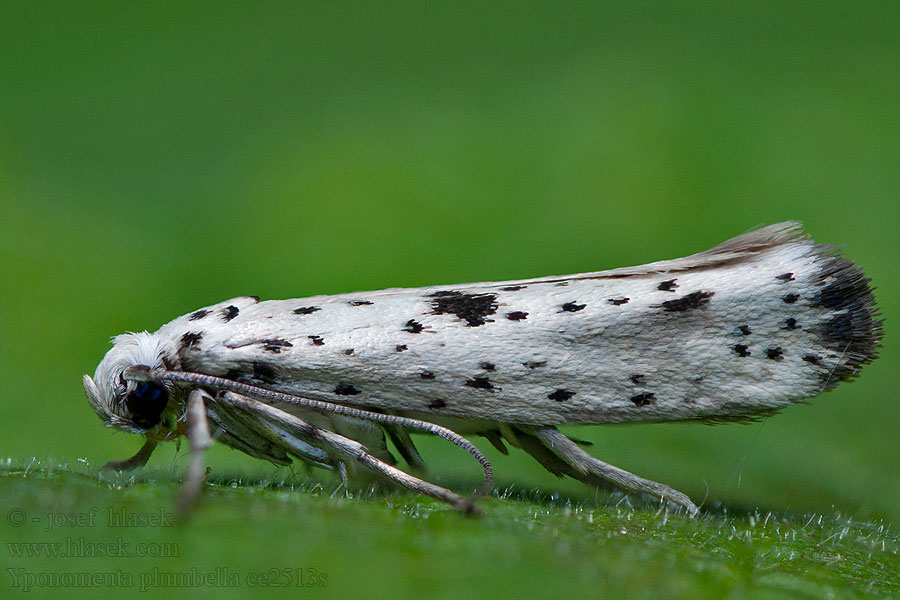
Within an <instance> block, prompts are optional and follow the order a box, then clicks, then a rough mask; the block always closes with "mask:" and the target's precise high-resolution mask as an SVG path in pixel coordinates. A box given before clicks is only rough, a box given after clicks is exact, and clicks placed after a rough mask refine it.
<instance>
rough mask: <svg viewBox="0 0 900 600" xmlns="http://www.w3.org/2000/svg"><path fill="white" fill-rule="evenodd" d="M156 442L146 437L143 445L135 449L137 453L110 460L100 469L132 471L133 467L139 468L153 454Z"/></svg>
mask: <svg viewBox="0 0 900 600" xmlns="http://www.w3.org/2000/svg"><path fill="white" fill-rule="evenodd" d="M157 443H158V442H157V441H156V440H151V439H148V440H147V441H146V442H144V445H143V446H141V449H140V450H138V451H137V454H135V455H134V456H132V457H131V458H126V459H125V460H111V461H109V462H108V463H106V464H105V465H103V466H102V467H100V469H101V470H102V471H132V470H134V469H140V468H141V467H143V466H144V465H146V464H147V461H148V460H150V455H151V454H153V450H155V449H156V444H157Z"/></svg>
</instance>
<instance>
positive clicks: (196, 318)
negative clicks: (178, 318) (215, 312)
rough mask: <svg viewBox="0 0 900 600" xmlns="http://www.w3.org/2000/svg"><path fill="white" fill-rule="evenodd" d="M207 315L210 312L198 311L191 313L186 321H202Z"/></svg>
mask: <svg viewBox="0 0 900 600" xmlns="http://www.w3.org/2000/svg"><path fill="white" fill-rule="evenodd" d="M209 313H210V311H208V310H198V311H196V312H192V313H191V316H190V317H188V320H189V321H199V320H200V319H202V318H203V317H205V316H206V315H208V314H209Z"/></svg>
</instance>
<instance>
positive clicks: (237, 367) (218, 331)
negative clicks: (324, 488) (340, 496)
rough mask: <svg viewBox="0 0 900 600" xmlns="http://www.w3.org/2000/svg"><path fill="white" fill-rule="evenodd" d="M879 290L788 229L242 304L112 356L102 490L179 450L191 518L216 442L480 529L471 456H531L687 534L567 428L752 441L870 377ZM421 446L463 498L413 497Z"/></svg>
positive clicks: (103, 393) (126, 339) (671, 498)
mask: <svg viewBox="0 0 900 600" xmlns="http://www.w3.org/2000/svg"><path fill="white" fill-rule="evenodd" d="M869 282H870V280H869V279H868V278H866V277H865V276H864V275H863V272H862V271H861V270H860V269H859V268H858V267H857V266H856V265H855V264H854V263H853V262H851V261H850V260H848V259H846V258H844V257H843V256H841V255H840V254H839V252H838V251H837V249H836V248H835V247H834V246H830V245H818V244H816V243H814V242H813V241H812V240H810V239H809V236H808V235H805V234H803V233H802V231H801V228H800V224H799V223H795V222H785V223H779V224H776V225H770V226H768V227H763V228H761V229H758V230H755V231H751V232H749V233H745V234H743V235H740V236H738V237H736V238H734V239H731V240H728V241H726V242H724V243H722V244H720V245H718V246H715V247H714V248H711V249H709V250H706V251H703V252H700V253H698V254H693V255H691V256H688V257H686V258H678V259H674V260H665V261H660V262H654V263H650V264H646V265H641V266H636V267H626V268H619V269H612V270H608V271H598V272H594V273H581V274H577V275H565V276H557V277H542V278H537V279H525V280H519V281H503V282H489V283H471V284H464V285H447V286H443V285H441V286H431V287H423V288H412V289H399V288H394V289H386V290H382V291H375V292H361V293H352V294H339V295H333V296H314V297H310V298H303V299H297V300H268V301H260V300H259V298H256V297H249V296H244V297H238V298H232V299H230V300H226V301H224V302H220V303H218V304H213V305H211V306H207V307H205V308H201V309H199V310H196V311H194V312H191V313H189V314H186V315H184V316H181V317H178V318H177V319H175V320H173V321H171V322H169V323H167V324H165V325H163V326H162V327H161V328H160V329H159V330H158V331H156V332H154V333H147V332H140V333H125V334H123V335H119V336H117V337H115V338H113V347H112V349H111V350H109V352H108V353H107V354H106V356H105V357H104V358H103V360H102V362H100V364H99V366H98V367H97V370H96V372H95V374H94V377H93V378H91V377H89V376H88V375H85V376H84V389H85V392H86V394H87V397H88V399H89V401H90V404H91V406H92V407H93V409H94V411H95V412H96V413H97V414H98V415H99V416H100V418H101V419H102V420H103V422H104V423H105V424H106V425H107V426H112V427H116V428H119V429H123V430H125V431H129V432H132V433H138V434H140V435H142V436H144V438H145V442H144V445H143V446H142V448H141V449H140V450H139V451H138V453H137V454H136V455H135V456H133V457H131V458H129V459H127V460H124V461H120V462H111V463H108V465H106V466H107V467H108V468H113V469H119V470H126V469H132V468H137V467H140V466H143V465H144V464H145V463H146V462H147V459H148V458H149V457H150V454H151V452H152V451H153V450H154V448H155V447H156V446H157V444H158V443H159V442H161V441H170V440H174V439H178V438H180V437H182V436H185V437H186V438H187V439H188V441H189V443H190V447H191V449H192V452H191V458H190V461H189V464H188V467H187V470H186V475H185V482H184V486H183V488H182V493H181V496H180V503H179V505H180V506H181V507H182V508H183V509H186V508H187V507H189V506H190V505H191V503H192V502H193V501H194V498H195V497H196V495H197V493H198V492H199V491H200V489H201V488H202V484H203V480H204V477H205V475H204V466H203V450H205V449H206V448H208V447H209V446H210V444H211V441H212V440H213V439H215V440H217V441H219V442H221V443H224V444H226V445H227V446H230V447H231V448H234V449H237V450H240V451H241V452H244V453H246V454H248V455H250V456H253V457H256V458H260V459H265V460H267V461H270V462H272V463H274V464H276V465H286V464H289V463H291V462H292V460H294V459H298V460H300V461H305V462H306V463H309V464H312V465H315V466H317V467H323V468H325V469H331V470H334V471H336V472H337V473H338V474H339V475H340V477H341V478H342V480H344V481H346V478H347V476H348V471H349V472H350V473H351V474H352V473H353V472H356V471H357V470H359V469H368V470H371V471H374V472H375V473H378V474H380V475H381V476H384V477H386V478H388V479H390V480H392V481H394V482H396V483H397V484H399V485H401V486H404V487H406V488H409V489H411V490H414V491H415V492H419V493H423V494H427V495H429V496H432V497H434V498H438V499H440V500H442V501H445V502H447V503H449V504H451V505H452V506H454V507H456V508H458V509H460V510H465V511H469V510H473V506H474V502H475V501H476V500H477V499H478V498H479V497H480V496H483V495H484V494H486V493H488V492H489V491H490V489H491V486H492V477H493V475H492V466H491V463H490V462H489V461H488V459H487V458H486V457H485V456H484V455H483V454H482V453H481V452H480V451H479V450H478V448H477V447H476V446H474V445H473V444H472V443H471V442H469V441H468V440H467V439H466V438H465V437H463V435H464V434H465V435H469V436H473V435H475V436H481V437H483V438H485V439H486V440H487V441H488V442H490V443H491V444H493V445H494V446H496V447H497V448H498V449H499V450H500V451H501V452H503V453H506V452H507V449H506V444H509V445H511V446H513V447H516V448H521V449H522V450H524V451H525V452H527V453H529V454H531V455H532V456H533V457H534V458H536V459H537V460H538V461H539V462H540V464H541V465H543V466H544V467H545V468H546V469H548V470H549V471H550V472H552V473H554V474H556V475H557V476H560V477H562V476H569V477H573V478H575V479H579V480H581V481H583V482H586V483H588V484H592V485H600V486H606V487H613V488H621V489H622V490H625V491H627V492H632V493H638V494H644V495H646V496H649V497H651V498H653V499H656V500H658V501H659V502H662V503H664V504H667V505H672V506H675V507H681V508H683V509H685V510H686V511H687V512H688V513H690V514H696V513H697V511H698V509H697V507H696V505H695V504H694V503H693V502H692V501H691V500H690V498H688V496H687V495H685V494H683V493H681V492H678V491H677V490H674V489H672V488H670V487H668V486H666V485H663V484H661V483H656V482H653V481H649V480H647V479H644V478H641V477H639V476H637V475H634V474H632V473H629V472H627V471H625V470H622V469H620V468H618V467H615V466H613V465H610V464H607V463H605V462H602V461H601V460H599V459H597V458H594V457H593V456H591V455H590V454H589V453H587V452H586V451H585V450H584V449H582V447H581V445H580V444H579V443H578V442H577V441H574V440H572V439H570V438H569V437H567V436H566V435H564V434H563V433H561V432H560V431H559V430H558V429H557V427H558V426H560V425H566V424H581V425H585V424H603V423H625V422H659V421H701V422H726V421H747V420H755V419H760V418H763V417H767V416H769V415H771V414H773V413H775V412H777V411H778V410H780V409H782V408H784V407H786V406H788V405H791V404H794V403H796V402H799V401H801V400H803V399H805V398H810V397H812V396H816V395H818V394H819V393H821V392H823V391H825V390H830V389H832V388H834V387H835V386H836V385H837V384H838V383H839V382H841V381H843V380H845V379H849V378H851V377H854V376H856V375H857V374H858V373H859V372H860V369H861V367H862V366H863V365H864V364H866V363H868V362H870V361H872V360H873V359H874V358H875V357H876V355H877V354H876V353H877V348H878V346H879V340H880V339H881V337H882V321H881V320H880V319H879V318H878V317H879V315H878V310H877V308H876V306H875V299H874V297H873V294H872V288H871V287H870V285H869ZM420 432H426V433H431V434H434V435H438V436H441V437H443V438H445V439H446V440H448V441H450V442H452V443H453V444H456V445H457V446H460V447H461V448H463V449H464V450H466V451H467V452H469V453H470V454H471V455H472V456H473V457H474V458H475V459H476V460H477V461H478V462H479V463H480V465H481V467H482V470H483V473H484V481H483V483H482V484H481V486H480V487H479V488H478V489H477V490H476V491H475V492H474V493H473V494H472V495H470V496H468V497H464V496H462V495H459V494H457V493H456V492H454V491H451V490H449V489H446V488H444V487H441V486H438V485H435V484H433V483H429V482H428V481H426V480H424V479H422V478H420V477H418V476H417V475H418V474H421V471H422V468H423V467H424V461H423V459H422V457H421V456H420V454H419V452H418V451H417V449H416V447H415V445H414V443H413V440H412V437H411V436H410V434H411V433H420ZM388 439H389V440H391V442H392V444H393V446H394V448H395V449H396V452H398V453H399V454H400V455H401V456H402V458H403V459H404V461H405V462H406V464H407V465H408V466H409V470H411V471H413V472H415V473H416V474H415V475H414V474H411V473H409V472H407V471H404V470H401V469H400V468H399V467H398V466H397V461H396V459H395V458H394V456H393V453H392V452H391V450H390V449H389V448H388V445H387V440H388Z"/></svg>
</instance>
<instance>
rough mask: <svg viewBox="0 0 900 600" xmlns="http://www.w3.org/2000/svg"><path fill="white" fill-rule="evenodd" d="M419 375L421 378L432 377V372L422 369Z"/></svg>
mask: <svg viewBox="0 0 900 600" xmlns="http://www.w3.org/2000/svg"><path fill="white" fill-rule="evenodd" d="M419 377H421V378H422V379H434V373H432V372H431V371H422V372H421V373H419Z"/></svg>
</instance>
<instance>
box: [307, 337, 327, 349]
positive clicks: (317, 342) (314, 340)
mask: <svg viewBox="0 0 900 600" xmlns="http://www.w3.org/2000/svg"><path fill="white" fill-rule="evenodd" d="M306 337H308V338H309V339H310V342H309V344H310V346H324V345H325V340H323V339H322V336H321V335H308V336H306Z"/></svg>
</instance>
